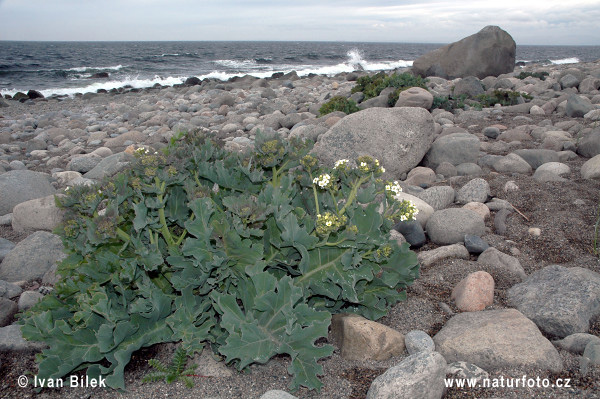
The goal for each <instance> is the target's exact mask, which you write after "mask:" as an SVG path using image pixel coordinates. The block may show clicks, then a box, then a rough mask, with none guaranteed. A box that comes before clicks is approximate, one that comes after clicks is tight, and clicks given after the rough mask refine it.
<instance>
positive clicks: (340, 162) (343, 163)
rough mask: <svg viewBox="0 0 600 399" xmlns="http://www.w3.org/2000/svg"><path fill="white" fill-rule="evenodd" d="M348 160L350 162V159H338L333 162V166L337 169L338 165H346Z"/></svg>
mask: <svg viewBox="0 0 600 399" xmlns="http://www.w3.org/2000/svg"><path fill="white" fill-rule="evenodd" d="M348 162H350V161H348V160H347V159H340V160H339V161H337V162H336V163H335V166H334V168H335V169H337V168H339V167H343V166H346V165H347V164H348Z"/></svg>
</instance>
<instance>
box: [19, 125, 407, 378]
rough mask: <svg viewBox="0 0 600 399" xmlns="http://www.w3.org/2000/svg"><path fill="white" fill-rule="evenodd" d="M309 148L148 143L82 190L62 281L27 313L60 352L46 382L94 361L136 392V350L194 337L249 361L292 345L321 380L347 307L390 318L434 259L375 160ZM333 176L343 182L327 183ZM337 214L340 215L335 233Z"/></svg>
mask: <svg viewBox="0 0 600 399" xmlns="http://www.w3.org/2000/svg"><path fill="white" fill-rule="evenodd" d="M309 149H310V145H308V144H306V143H301V142H283V141H281V140H279V139H278V138H276V137H265V136H262V135H260V134H259V135H258V136H257V141H256V151H255V152H254V153H252V154H250V155H249V156H239V155H236V154H231V153H228V152H226V151H224V150H222V149H220V148H218V147H217V146H216V145H215V144H214V143H213V142H212V141H211V140H210V139H207V138H205V137H202V136H201V135H198V134H188V135H184V136H183V137H182V138H181V139H180V140H179V141H178V142H176V143H175V144H174V145H172V146H171V147H170V148H169V151H168V153H166V155H165V154H162V153H160V154H158V153H152V152H150V153H147V152H146V151H144V150H141V151H139V154H138V155H139V160H138V162H137V163H136V165H135V167H133V168H132V169H131V170H130V171H128V172H126V173H122V174H120V175H118V176H116V177H115V178H113V179H112V180H107V181H105V182H104V183H102V184H101V185H99V186H96V187H79V188H73V189H72V190H71V191H70V193H69V195H68V196H67V197H66V198H64V199H61V200H60V203H61V205H62V206H63V207H64V208H65V209H66V210H67V212H68V213H67V214H68V216H67V219H66V222H65V223H64V226H63V227H62V228H61V229H60V231H59V234H60V235H61V237H62V238H63V242H64V244H65V247H66V250H67V252H68V257H67V258H66V259H65V260H64V261H63V262H62V263H61V264H60V265H59V267H58V274H59V275H60V276H61V277H62V278H61V280H60V282H59V283H58V284H57V285H56V287H55V291H54V292H53V293H52V294H50V295H48V296H46V297H45V298H44V300H43V301H41V302H40V303H38V304H37V305H35V306H34V307H33V308H32V309H31V310H30V311H28V312H27V313H26V314H25V315H24V316H23V317H22V319H21V323H22V325H23V326H22V332H23V336H24V337H25V338H26V339H28V340H35V341H43V342H46V343H47V344H48V346H49V347H48V349H46V350H44V351H43V352H42V353H41V354H40V355H39V356H38V359H37V360H38V362H39V374H38V377H39V378H59V377H63V376H65V375H67V374H69V373H72V372H74V371H76V370H80V369H87V374H88V375H90V376H92V377H98V376H100V375H102V376H104V377H106V383H107V385H109V386H110V387H113V388H124V386H125V384H124V368H125V366H126V365H127V364H128V363H129V361H130V359H131V355H132V353H133V352H135V351H137V350H138V349H140V348H143V347H147V346H150V345H154V344H157V343H163V342H179V341H180V342H181V348H182V350H183V351H185V352H186V353H193V352H199V351H200V350H201V349H202V348H203V347H204V346H206V345H209V346H210V347H211V348H212V350H214V351H215V352H218V353H220V354H222V355H223V356H225V359H226V362H227V363H230V364H233V365H235V366H236V367H237V368H238V369H243V368H245V367H246V366H248V365H249V364H251V363H265V362H266V361H268V360H269V359H270V358H271V357H273V356H275V355H277V354H287V355H289V357H290V358H291V365H290V367H289V372H290V373H291V374H292V375H293V380H292V384H291V385H292V388H294V389H295V388H298V387H299V386H301V385H303V386H306V387H308V388H310V389H319V388H320V387H321V385H322V383H321V382H320V381H319V379H318V375H320V374H322V373H323V369H322V367H321V366H320V365H319V364H318V363H317V361H318V360H319V359H321V358H324V357H327V356H329V355H330V354H331V353H332V351H333V347H332V346H330V345H326V344H316V341H317V340H318V339H320V338H322V337H326V336H327V332H328V326H329V324H330V319H331V314H332V313H336V312H354V313H358V314H361V315H363V316H365V317H368V318H370V319H377V318H379V317H382V316H384V315H385V314H386V312H387V309H388V308H389V306H391V305H393V304H395V303H397V302H398V301H400V300H402V299H403V298H404V297H405V293H404V289H405V288H406V287H407V286H408V285H409V284H410V283H411V282H412V281H413V280H414V279H415V278H416V277H417V274H418V263H417V259H416V256H415V254H414V253H413V252H411V251H410V250H409V249H408V246H407V245H406V244H404V245H402V246H398V244H397V243H396V242H395V241H393V240H390V239H389V237H388V233H389V230H390V228H391V226H392V224H393V222H394V215H396V214H395V213H394V212H395V211H394V209H396V208H394V207H393V206H390V205H389V203H388V201H387V200H390V196H389V195H387V194H386V193H385V191H384V190H383V189H382V185H383V182H382V181H381V180H379V179H377V178H376V175H377V173H375V169H372V170H371V169H368V168H363V170H359V169H353V170H351V169H350V168H339V169H338V170H337V171H332V170H331V169H327V168H321V167H319V166H318V165H316V160H314V158H311V157H307V156H306V154H307V153H308V151H309ZM301 162H302V164H303V165H304V166H302V167H301V166H300V165H301ZM325 172H329V173H331V174H332V176H335V178H336V179H337V180H336V185H335V186H333V185H332V186H331V187H329V189H327V190H317V189H316V188H315V184H313V179H314V177H316V176H318V175H319V174H320V173H325ZM386 199H387V200H386ZM340 208H341V209H340ZM325 211H327V212H330V214H331V215H333V214H336V215H338V216H339V217H338V219H336V220H338V221H339V223H338V224H336V225H335V229H334V228H332V227H331V226H330V225H329V224H326V225H325V224H323V223H325V220H326V219H319V218H321V216H320V213H323V212H325ZM380 212H381V213H380ZM332 217H333V216H332ZM319 223H321V225H320V230H319V226H318V225H319ZM317 231H319V232H321V233H322V234H318V233H317ZM323 232H325V233H323Z"/></svg>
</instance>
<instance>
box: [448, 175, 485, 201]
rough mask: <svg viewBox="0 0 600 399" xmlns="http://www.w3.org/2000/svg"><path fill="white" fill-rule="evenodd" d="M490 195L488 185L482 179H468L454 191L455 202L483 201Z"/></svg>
mask: <svg viewBox="0 0 600 399" xmlns="http://www.w3.org/2000/svg"><path fill="white" fill-rule="evenodd" d="M490 196H491V191H490V185H489V184H488V182H487V181H486V180H484V179H481V178H477V179H473V180H470V181H469V182H468V183H467V184H465V185H464V186H462V188H461V189H460V190H458V192H457V193H456V202H458V203H459V204H467V203H469V202H481V203H484V202H486V201H487V200H488V197H490Z"/></svg>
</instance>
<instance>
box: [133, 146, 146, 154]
mask: <svg viewBox="0 0 600 399" xmlns="http://www.w3.org/2000/svg"><path fill="white" fill-rule="evenodd" d="M135 152H137V153H138V154H140V155H142V154H149V153H150V150H149V149H147V148H145V147H144V146H140V147H138V148H137V149H136V150H135Z"/></svg>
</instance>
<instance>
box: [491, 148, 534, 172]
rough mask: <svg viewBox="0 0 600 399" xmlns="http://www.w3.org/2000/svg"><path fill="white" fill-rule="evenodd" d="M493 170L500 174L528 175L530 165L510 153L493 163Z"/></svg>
mask: <svg viewBox="0 0 600 399" xmlns="http://www.w3.org/2000/svg"><path fill="white" fill-rule="evenodd" d="M493 168H494V170H495V171H496V172H500V173H520V174H530V173H531V171H532V169H531V165H529V164H528V163H527V161H525V160H524V159H523V158H521V157H520V156H518V155H517V154H515V153H510V154H508V155H506V156H505V157H502V158H500V159H498V160H497V161H496V162H494V164H493Z"/></svg>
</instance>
